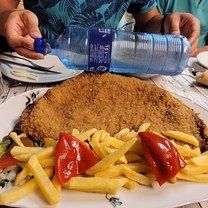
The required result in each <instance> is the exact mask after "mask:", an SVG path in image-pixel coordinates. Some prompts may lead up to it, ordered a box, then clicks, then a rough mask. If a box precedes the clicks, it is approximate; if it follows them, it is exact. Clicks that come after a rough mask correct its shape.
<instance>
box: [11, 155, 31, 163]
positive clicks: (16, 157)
mask: <svg viewBox="0 0 208 208" xmlns="http://www.w3.org/2000/svg"><path fill="white" fill-rule="evenodd" d="M32 155H33V153H28V154H23V155H16V156H14V158H15V159H17V160H19V161H21V162H27V161H28V160H29V159H30V158H31V156H32Z"/></svg>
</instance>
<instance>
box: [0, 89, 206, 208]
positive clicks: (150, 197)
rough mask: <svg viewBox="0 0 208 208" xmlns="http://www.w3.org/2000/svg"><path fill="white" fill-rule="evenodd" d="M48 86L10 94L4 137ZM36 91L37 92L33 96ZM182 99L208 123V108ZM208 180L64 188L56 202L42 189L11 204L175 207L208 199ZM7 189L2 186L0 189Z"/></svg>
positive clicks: (2, 108)
mask: <svg viewBox="0 0 208 208" xmlns="http://www.w3.org/2000/svg"><path fill="white" fill-rule="evenodd" d="M47 89H48V88H41V89H36V90H32V91H28V92H26V93H24V94H21V95H18V96H15V97H13V98H10V99H9V100H8V101H6V102H5V103H3V104H1V105H0V115H1V119H0V126H1V131H0V138H1V139H2V138H3V137H4V136H5V135H8V133H9V132H10V131H11V130H12V129H13V127H14V125H15V124H16V122H18V119H19V116H20V115H21V113H22V111H23V110H24V109H25V107H26V106H27V105H28V104H30V103H32V102H33V101H32V99H31V97H34V95H37V98H39V97H41V96H43V95H44V93H45V92H46V90H47ZM32 95H33V96H32ZM177 97H178V98H179V99H180V100H182V101H183V102H184V103H186V104H187V105H188V106H190V107H191V108H192V109H194V110H195V111H196V112H198V113H200V117H201V118H202V119H203V120H204V121H205V122H206V124H208V112H207V111H206V110H204V109H203V108H201V107H200V106H198V105H196V104H194V103H193V102H191V101H190V100H188V99H186V98H183V97H179V96H177ZM207 190H208V184H199V183H191V182H182V181H181V182H180V181H178V182H177V183H176V184H171V183H166V184H164V185H163V186H162V187H160V186H159V185H158V184H157V182H155V183H153V186H152V187H145V186H142V185H141V186H139V187H138V188H136V189H135V190H133V191H129V190H126V189H124V188H121V189H120V190H119V191H118V193H117V194H116V195H115V196H114V195H107V196H106V195H105V194H93V193H83V192H78V191H71V190H62V193H61V195H62V201H61V202H60V203H59V204H58V205H56V206H50V205H48V204H47V202H46V200H45V199H44V197H43V195H42V193H41V191H40V190H37V191H36V192H34V193H32V194H30V195H28V196H26V197H25V198H23V199H22V200H20V201H18V202H16V203H14V204H11V206H17V207H21V208H23V207H25V208H26V207H27V208H39V207H41V208H48V207H56V208H68V207H73V208H83V207H85V208H97V207H99V208H113V207H116V208H119V207H131V208H138V207H141V208H167V207H168V208H171V207H176V206H181V205H185V204H189V203H193V202H198V201H203V200H206V199H208V191H207ZM4 191H5V189H1V190H0V193H2V192H4Z"/></svg>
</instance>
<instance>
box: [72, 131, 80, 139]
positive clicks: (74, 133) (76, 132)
mask: <svg viewBox="0 0 208 208" xmlns="http://www.w3.org/2000/svg"><path fill="white" fill-rule="evenodd" d="M71 134H72V136H75V137H76V136H77V135H78V134H80V131H79V130H78V129H73V130H72V133H71Z"/></svg>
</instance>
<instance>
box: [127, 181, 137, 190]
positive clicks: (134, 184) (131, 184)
mask: <svg viewBox="0 0 208 208" xmlns="http://www.w3.org/2000/svg"><path fill="white" fill-rule="evenodd" d="M138 186H139V184H138V183H137V182H135V181H132V180H128V181H127V182H126V183H125V184H124V185H123V187H124V188H127V189H129V190H130V191H131V190H133V189H135V188H136V187H138Z"/></svg>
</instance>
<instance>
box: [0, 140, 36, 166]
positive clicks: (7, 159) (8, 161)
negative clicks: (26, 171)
mask: <svg viewBox="0 0 208 208" xmlns="http://www.w3.org/2000/svg"><path fill="white" fill-rule="evenodd" d="M20 139H21V141H22V143H23V144H24V146H26V147H33V146H34V145H33V142H32V141H31V140H30V139H29V138H27V137H22V138H20ZM14 146H17V144H16V143H13V144H12V145H11V146H10V147H9V148H8V149H7V150H6V152H5V153H4V155H3V156H2V158H1V159H0V169H3V168H6V167H9V166H12V165H16V164H17V163H19V161H18V160H17V159H15V158H13V156H12V155H11V153H10V151H11V149H12V148H13V147H14Z"/></svg>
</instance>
